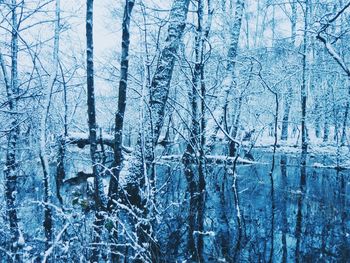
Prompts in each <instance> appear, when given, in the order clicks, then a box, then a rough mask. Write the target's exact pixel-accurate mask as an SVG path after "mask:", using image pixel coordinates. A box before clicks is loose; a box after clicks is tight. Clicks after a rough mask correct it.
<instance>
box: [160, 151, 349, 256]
mask: <svg viewBox="0 0 350 263" xmlns="http://www.w3.org/2000/svg"><path fill="white" fill-rule="evenodd" d="M255 157H256V159H258V163H255V164H250V165H239V166H238V167H237V169H236V177H235V176H234V175H233V174H232V172H230V169H229V168H232V167H230V166H229V165H228V166H226V167H225V165H222V164H221V165H208V168H207V170H206V192H205V207H204V229H203V231H202V232H201V233H195V234H194V235H199V234H201V235H203V240H204V249H203V251H204V252H203V254H204V260H205V261H206V262H350V216H349V211H350V210H349V209H350V203H349V197H350V191H349V190H350V180H349V179H350V172H349V170H342V171H337V170H336V169H328V168H316V167H312V166H311V164H312V163H314V162H319V163H324V162H325V161H326V162H327V161H329V160H328V159H330V158H328V157H327V156H319V157H317V156H316V157H315V156H313V157H312V158H308V164H307V165H306V167H305V168H303V167H302V166H300V156H297V155H281V154H276V161H275V167H274V170H273V174H272V177H271V176H270V175H269V174H270V171H271V163H272V162H271V160H272V156H271V154H266V153H260V154H257V153H255ZM309 164H310V165H309ZM157 173H158V185H159V186H161V187H162V188H161V191H159V192H158V193H157V197H158V198H157V199H158V200H159V207H158V209H159V210H160V211H163V213H162V215H163V220H164V222H163V223H162V224H160V226H159V229H158V233H159V236H160V238H159V241H160V242H161V244H162V246H161V247H162V252H163V256H164V258H165V259H166V260H167V261H168V262H175V260H174V259H176V260H177V261H178V262H182V260H185V259H186V255H187V254H188V251H187V249H188V245H187V244H188V237H189V233H188V218H189V208H188V207H189V198H190V197H189V194H188V191H187V189H188V188H187V181H186V178H185V176H184V173H183V166H182V164H179V163H176V162H173V163H167V164H164V165H160V166H159V167H158V171H157ZM234 179H236V182H235V180H234ZM234 186H236V188H235V187H234ZM235 190H236V191H235ZM235 193H236V198H235ZM187 262H188V261H187Z"/></svg>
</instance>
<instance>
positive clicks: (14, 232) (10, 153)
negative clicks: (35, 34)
mask: <svg viewBox="0 0 350 263" xmlns="http://www.w3.org/2000/svg"><path fill="white" fill-rule="evenodd" d="M16 7H17V2H16V0H12V2H11V8H12V10H11V12H12V25H11V26H12V35H11V79H9V78H8V75H7V71H6V66H5V61H4V58H3V56H2V54H1V57H0V60H1V61H0V62H1V68H2V72H3V75H4V80H5V85H6V91H7V98H8V104H9V110H10V112H11V121H10V131H9V133H8V135H7V150H6V162H5V168H4V176H5V200H6V208H7V217H8V220H9V224H10V235H11V240H10V242H9V244H11V245H10V250H11V253H12V254H13V255H14V259H15V261H20V256H19V254H18V249H19V246H20V244H19V242H18V241H19V234H20V231H19V228H18V215H17V204H16V193H17V192H18V189H17V188H18V186H17V176H18V163H17V158H16V157H17V141H18V137H19V133H20V128H19V122H18V119H17V114H16V113H17V112H18V105H17V104H18V95H19V92H18V61H17V59H18V21H17V10H16Z"/></svg>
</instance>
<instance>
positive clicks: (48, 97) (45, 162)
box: [39, 0, 60, 260]
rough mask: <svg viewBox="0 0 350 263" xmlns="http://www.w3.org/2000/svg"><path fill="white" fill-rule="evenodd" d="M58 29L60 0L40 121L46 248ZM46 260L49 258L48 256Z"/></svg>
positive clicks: (49, 238)
mask: <svg viewBox="0 0 350 263" xmlns="http://www.w3.org/2000/svg"><path fill="white" fill-rule="evenodd" d="M59 31H60V0H56V11H55V33H54V48H53V53H52V55H53V57H52V64H51V65H52V67H51V69H50V77H49V81H48V85H47V88H46V89H45V88H44V91H45V92H46V94H45V98H44V102H43V103H44V114H43V116H42V118H41V121H40V149H39V155H40V161H41V166H42V169H43V175H44V177H43V182H44V230H45V239H46V241H45V248H46V250H48V249H49V248H50V247H51V241H52V227H53V222H52V211H51V208H50V204H49V203H50V202H51V201H52V187H51V179H52V176H51V174H50V168H49V160H48V157H47V155H46V126H47V119H48V116H49V111H50V104H51V94H52V88H53V86H54V83H55V80H56V76H57V69H58V50H59ZM47 260H50V259H49V258H48V259H47Z"/></svg>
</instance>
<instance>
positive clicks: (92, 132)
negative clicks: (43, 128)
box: [86, 0, 105, 262]
mask: <svg viewBox="0 0 350 263" xmlns="http://www.w3.org/2000/svg"><path fill="white" fill-rule="evenodd" d="M86 73H87V78H86V81H87V107H88V124H89V142H90V157H91V162H92V173H93V177H94V200H95V209H96V211H95V222H94V232H95V233H94V245H93V250H92V256H91V261H92V262H95V261H96V262H98V261H99V255H100V251H99V248H98V246H99V245H98V244H99V243H100V241H101V232H102V225H103V215H102V213H101V212H102V210H103V209H104V205H105V202H104V198H103V193H102V189H103V182H102V178H101V177H100V176H101V175H100V169H99V163H98V159H99V158H98V153H97V124H96V106H95V88H94V56H93V0H87V1H86Z"/></svg>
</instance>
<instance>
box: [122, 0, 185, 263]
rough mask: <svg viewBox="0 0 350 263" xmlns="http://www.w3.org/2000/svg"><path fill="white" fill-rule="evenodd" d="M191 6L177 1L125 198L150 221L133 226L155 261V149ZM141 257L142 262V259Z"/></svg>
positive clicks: (156, 249)
mask: <svg viewBox="0 0 350 263" xmlns="http://www.w3.org/2000/svg"><path fill="white" fill-rule="evenodd" d="M189 3H190V1H189V0H174V2H173V5H172V8H171V10H170V19H169V28H168V35H167V39H166V44H165V46H164V48H163V50H162V52H161V54H160V58H159V61H158V64H157V67H156V69H155V73H154V76H153V79H152V81H151V86H150V100H149V114H147V116H146V117H145V120H144V122H143V123H144V127H145V129H144V130H145V133H144V134H142V133H140V136H139V139H138V143H137V146H136V148H135V151H134V154H133V157H132V161H131V162H132V164H131V165H130V169H129V172H128V177H127V178H126V181H127V185H126V192H127V193H128V194H127V196H125V197H126V198H127V199H128V200H127V201H126V205H128V206H129V207H130V208H131V209H134V208H138V209H136V210H137V211H136V213H137V214H139V211H141V212H140V213H141V214H140V217H142V218H147V220H142V222H139V223H138V224H136V222H133V223H131V224H132V225H134V226H136V229H134V230H135V232H136V234H137V236H138V239H137V241H138V244H139V246H140V247H142V248H144V251H145V252H144V253H143V254H144V255H145V257H147V258H151V259H152V261H156V260H157V257H158V254H159V251H160V250H159V247H158V246H157V244H156V242H155V238H154V234H153V233H152V231H153V230H152V224H151V222H152V221H153V217H154V215H153V210H154V208H153V205H154V200H153V194H154V185H155V170H154V168H155V167H154V148H155V146H156V144H157V142H158V139H159V136H160V133H161V129H162V127H163V123H164V115H165V106H166V103H167V100H168V94H169V88H170V82H171V79H172V74H173V69H174V65H175V62H176V53H177V51H178V48H179V46H180V43H181V39H182V35H183V32H184V29H185V25H186V18H187V13H188V7H189ZM143 190H145V191H146V192H145V194H143V195H142V194H141V192H143ZM147 201H149V202H147ZM146 206H147V207H146ZM134 220H138V219H137V218H134ZM139 256H140V257H141V258H142V255H139ZM140 260H141V259H140Z"/></svg>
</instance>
